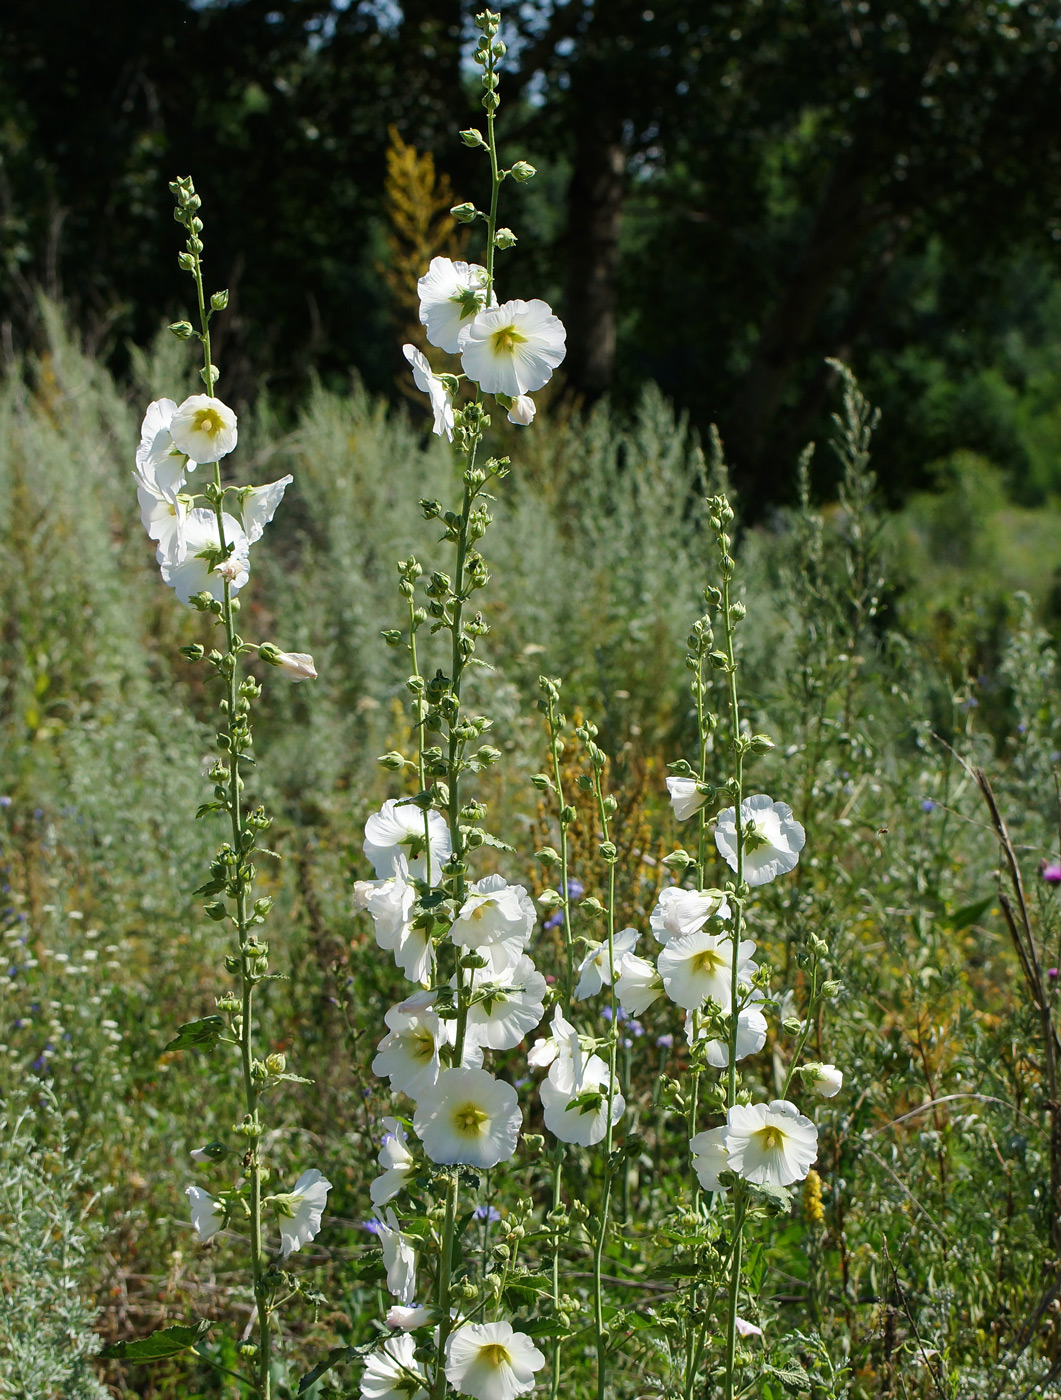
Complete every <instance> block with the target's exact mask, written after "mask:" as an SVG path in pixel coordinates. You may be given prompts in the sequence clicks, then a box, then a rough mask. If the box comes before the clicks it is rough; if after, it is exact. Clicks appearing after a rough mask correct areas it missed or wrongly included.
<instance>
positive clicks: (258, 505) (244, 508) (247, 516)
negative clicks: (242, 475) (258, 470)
mask: <svg viewBox="0 0 1061 1400" xmlns="http://www.w3.org/2000/svg"><path fill="white" fill-rule="evenodd" d="M294 479H295V478H294V477H293V476H291V475H290V474H288V475H287V476H282V477H281V478H280V480H279V481H270V482H269V484H268V485H267V486H247V487H245V488H244V490H242V491H241V492H240V502H241V511H240V514H241V515H242V516H243V528H244V530H245V531H246V532H247V538H248V539H249V540H250V542H251V544H253V543H254V542H255V540H260V539H261V537H262V535H264V534H265V527H266V525H268V524H269V521H270V520H272V518H273V516H274V515H275V514H276V508H277V506H278V505H279V504H280V502H281V501H282V500H283V499H284V492H285V491H286V490H287V488H288V487H289V486H290V485H291V483H292V482H293V481H294Z"/></svg>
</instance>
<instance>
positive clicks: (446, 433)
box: [402, 345, 453, 442]
mask: <svg viewBox="0 0 1061 1400" xmlns="http://www.w3.org/2000/svg"><path fill="white" fill-rule="evenodd" d="M402 354H403V355H404V356H405V358H406V359H407V360H408V361H409V363H410V365H411V366H412V370H413V383H414V384H415V385H416V387H417V388H418V389H419V390H420V392H421V393H422V394H426V395H427V397H428V398H429V399H430V400H431V412H432V414H433V415H434V419H435V422H434V426H433V427H432V429H431V431H432V432H433V433H434V434H435V436H436V437H445V438H447V439H448V440H449V441H450V442H452V441H453V399H452V398H451V396H450V392H449V389H448V388H447V387H446V383H445V381H444V380H443V379H441V378H440V377H439V376H438V375H437V374H434V373H432V370H431V366H430V364H429V363H428V359H427V356H426V355H425V354H424V352H423V351H422V350H418V349H417V348H416V346H415V345H403V346H402Z"/></svg>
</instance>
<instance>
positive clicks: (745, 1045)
mask: <svg viewBox="0 0 1061 1400" xmlns="http://www.w3.org/2000/svg"><path fill="white" fill-rule="evenodd" d="M767 1030H768V1027H767V1024H766V1017H765V1016H764V1015H763V1013H762V1011H761V1010H760V1008H759V1007H758V1006H757V1005H756V1004H755V1002H752V1003H750V1004H749V1005H748V1006H746V1007H744V1009H743V1010H742V1011H740V1012H738V1013H737V1060H738V1062H740V1061H741V1060H746V1059H747V1058H748V1056H749V1055H758V1053H759V1051H760V1050H761V1049H762V1048H763V1046H764V1045H765V1044H766V1035H767ZM703 1034H704V1033H703V1031H702V1030H701V1032H700V1035H701V1036H702V1035H703ZM685 1038H686V1040H687V1041H688V1042H689V1044H690V1045H691V1044H692V1043H693V1013H692V1012H691V1011H689V1012H687V1013H686V1017H685ZM707 1063H708V1064H709V1065H712V1066H713V1067H714V1068H715V1069H725V1068H726V1066H727V1065H728V1064H729V1044H728V1042H727V1041H725V1040H709V1041H708V1042H707Z"/></svg>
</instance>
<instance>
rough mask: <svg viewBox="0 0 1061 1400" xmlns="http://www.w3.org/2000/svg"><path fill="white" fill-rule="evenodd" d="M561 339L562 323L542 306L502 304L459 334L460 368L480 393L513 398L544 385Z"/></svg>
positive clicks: (560, 351) (558, 353)
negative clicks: (505, 395)
mask: <svg viewBox="0 0 1061 1400" xmlns="http://www.w3.org/2000/svg"><path fill="white" fill-rule="evenodd" d="M566 340H567V332H566V331H565V330H564V323H563V322H562V321H561V320H560V318H559V316H554V315H553V312H552V308H551V307H550V306H549V305H548V304H547V303H546V302H544V301H539V300H537V299H536V300H534V301H519V300H517V301H506V302H505V303H504V305H503V306H498V307H495V308H493V309H492V310H490V311H481V312H480V313H479V314H478V316H476V317H475V319H474V320H473V321H471V322H470V323H469V324H468V325H466V326H465V327H464V329H463V330H462V331H461V335H460V355H461V365H462V367H463V369H464V373H465V374H466V375H467V376H468V378H469V379H472V380H474V381H475V383H476V384H478V385H479V386H480V388H481V389H483V391H484V392H485V393H487V394H507V395H508V396H509V398H512V399H515V398H519V397H520V396H521V395H523V394H531V393H533V392H534V390H535V389H541V388H542V387H543V386H544V385H545V384H547V383H548V382H549V380H550V379H551V378H552V374H553V370H554V369H556V367H557V365H559V364H560V362H561V361H562V360H563V358H564V354H565V351H566Z"/></svg>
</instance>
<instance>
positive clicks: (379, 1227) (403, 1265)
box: [375, 1209, 416, 1307]
mask: <svg viewBox="0 0 1061 1400" xmlns="http://www.w3.org/2000/svg"><path fill="white" fill-rule="evenodd" d="M375 1230H376V1238H377V1239H378V1240H379V1244H380V1248H381V1249H382V1250H383V1266H384V1268H385V1269H386V1270H387V1292H388V1293H389V1294H390V1295H391V1297H392V1298H397V1300H398V1302H399V1303H403V1304H404V1305H405V1306H406V1307H408V1305H409V1304H410V1303H411V1302H412V1301H413V1299H414V1298H415V1296H416V1250H415V1249H414V1248H413V1243H412V1240H411V1239H410V1238H409V1236H408V1235H403V1234H402V1232H401V1230H400V1228H399V1226H398V1220H397V1217H396V1216H395V1214H394V1211H393V1210H390V1209H388V1211H387V1214H386V1215H385V1216H384V1218H383V1220H377V1221H376V1226H375Z"/></svg>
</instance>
